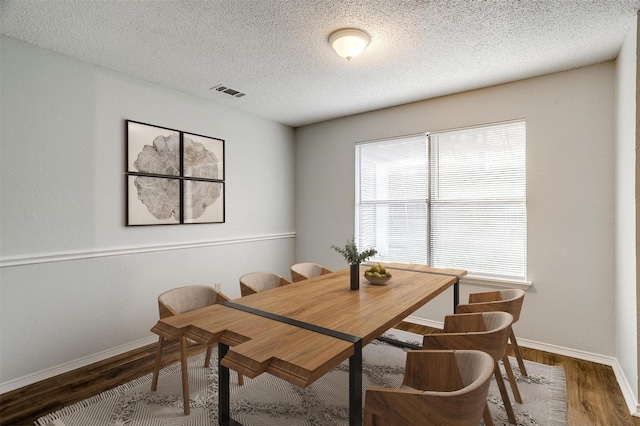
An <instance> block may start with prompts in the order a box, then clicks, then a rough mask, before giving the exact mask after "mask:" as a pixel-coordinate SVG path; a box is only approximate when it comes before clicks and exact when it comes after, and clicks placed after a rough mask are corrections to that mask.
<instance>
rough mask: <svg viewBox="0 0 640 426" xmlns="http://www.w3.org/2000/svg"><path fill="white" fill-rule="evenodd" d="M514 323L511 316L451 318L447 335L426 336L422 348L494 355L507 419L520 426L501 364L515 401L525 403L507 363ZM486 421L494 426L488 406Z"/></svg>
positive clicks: (492, 314) (447, 320)
mask: <svg viewBox="0 0 640 426" xmlns="http://www.w3.org/2000/svg"><path fill="white" fill-rule="evenodd" d="M512 322H513V316H512V315H511V314H510V313H508V312H482V313H473V314H456V315H447V316H446V317H445V319H444V333H435V334H427V335H425V336H424V337H423V339H422V348H423V349H428V350H442V349H471V350H481V351H484V352H487V353H488V354H489V355H491V356H492V357H493V360H494V376H495V378H496V383H497V384H498V389H500V394H501V395H502V401H503V402H504V407H505V410H506V411H507V416H508V418H509V421H510V422H511V423H513V424H516V416H515V414H514V413H513V407H512V406H511V401H510V399H509V394H508V393H507V388H506V386H505V385H504V379H503V378H502V373H501V371H500V365H499V364H498V361H500V360H502V361H503V364H504V366H505V370H506V371H507V376H508V377H509V382H510V383H511V388H512V389H515V390H516V391H515V392H514V394H515V395H514V397H515V398H516V400H518V399H519V400H520V402H521V401H522V398H520V392H518V391H517V389H518V384H517V383H516V381H515V377H514V376H513V371H512V370H511V365H510V364H509V362H508V359H507V341H508V340H509V331H510V329H511V323H512ZM505 361H506V362H505ZM484 421H485V424H487V425H493V421H492V419H491V413H490V412H489V406H488V405H486V406H485V413H484Z"/></svg>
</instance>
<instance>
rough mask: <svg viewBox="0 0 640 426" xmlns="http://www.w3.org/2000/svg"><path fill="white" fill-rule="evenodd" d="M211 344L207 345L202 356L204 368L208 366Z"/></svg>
mask: <svg viewBox="0 0 640 426" xmlns="http://www.w3.org/2000/svg"><path fill="white" fill-rule="evenodd" d="M211 349H212V347H211V346H208V347H207V354H206V355H205V356H204V368H209V361H210V360H211Z"/></svg>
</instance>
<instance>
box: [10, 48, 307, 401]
mask: <svg viewBox="0 0 640 426" xmlns="http://www.w3.org/2000/svg"><path fill="white" fill-rule="evenodd" d="M0 56H1V58H2V60H1V61H0V88H1V91H2V92H1V95H2V97H1V98H0V113H1V114H0V177H1V181H0V190H1V192H0V194H1V199H0V232H1V233H0V238H1V244H0V250H1V251H0V389H2V390H3V391H6V390H8V389H7V388H6V387H2V386H1V385H2V384H4V383H7V382H12V383H15V382H16V380H17V381H18V382H20V378H23V377H27V376H29V375H33V374H36V375H37V373H38V372H42V371H53V370H55V368H56V367H57V366H60V365H72V364H73V363H74V362H75V361H76V360H79V359H85V357H91V356H92V355H93V354H98V353H103V351H108V350H110V349H112V348H117V347H126V346H127V345H128V344H130V343H131V342H138V341H140V339H145V338H148V337H150V336H152V333H150V331H149V330H150V329H151V327H152V326H153V325H154V324H155V321H156V320H157V315H158V313H157V309H158V308H157V296H158V294H159V293H160V292H162V291H164V290H167V289H169V288H173V287H178V286H183V285H190V284H211V285H213V284H214V283H221V284H222V290H223V291H224V292H225V293H228V295H229V296H231V297H238V296H239V295H240V291H239V284H238V278H239V277H240V276H241V275H242V274H244V273H247V272H252V271H256V270H269V271H274V272H278V273H280V274H283V275H285V274H286V275H287V276H288V274H289V266H290V265H291V263H292V261H293V256H294V242H295V240H294V236H295V234H294V231H295V228H294V225H295V223H294V201H293V200H294V195H295V194H294V178H295V177H294V171H295V170H294V166H293V163H294V157H295V146H294V131H293V129H291V128H290V127H287V126H283V125H281V124H277V123H274V122H271V121H269V120H265V119H262V118H259V117H256V116H252V115H249V114H245V113H241V112H239V111H237V110H234V109H230V108H226V107H222V106H220V105H217V104H215V103H213V102H210V101H207V100H205V99H200V98H195V97H193V96H190V95H185V94H182V93H179V92H175V91H172V90H168V89H165V88H162V87H159V86H156V85H154V84H151V83H148V82H145V81H141V80H138V79H135V78H131V77H128V76H125V75H122V74H117V73H114V72H111V71H109V70H106V69H103V68H100V67H95V66H92V65H89V64H86V63H82V62H79V61H76V60H72V59H70V58H68V57H65V56H62V55H59V54H57V53H54V52H51V51H48V50H44V49H41V48H38V47H35V46H32V45H29V44H26V43H23V42H19V41H16V40H14V39H11V38H7V37H5V36H0ZM203 90H205V91H208V87H205V88H203ZM238 100H239V101H240V102H242V99H238ZM125 119H131V120H136V121H142V122H146V123H149V124H155V125H159V126H165V127H169V128H174V129H180V130H184V131H188V132H193V133H197V134H202V135H207V136H212V137H217V138H221V139H224V140H225V149H226V152H225V160H226V161H225V168H226V176H225V177H226V187H225V189H226V223H224V224H199V225H178V226H147V227H126V226H125V220H124V218H125V191H124V190H125V180H124V171H125V126H124V120H125ZM52 369H53V370H52ZM21 383H22V382H21Z"/></svg>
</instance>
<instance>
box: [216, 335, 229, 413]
mask: <svg viewBox="0 0 640 426" xmlns="http://www.w3.org/2000/svg"><path fill="white" fill-rule="evenodd" d="M228 350H229V346H228V345H225V344H224V343H220V342H218V424H220V425H228V424H229V421H230V420H231V414H230V411H231V409H230V405H231V395H230V393H231V392H230V390H229V369H228V368H227V367H225V366H224V365H222V364H220V361H222V358H224V357H225V355H226V354H227V351H228Z"/></svg>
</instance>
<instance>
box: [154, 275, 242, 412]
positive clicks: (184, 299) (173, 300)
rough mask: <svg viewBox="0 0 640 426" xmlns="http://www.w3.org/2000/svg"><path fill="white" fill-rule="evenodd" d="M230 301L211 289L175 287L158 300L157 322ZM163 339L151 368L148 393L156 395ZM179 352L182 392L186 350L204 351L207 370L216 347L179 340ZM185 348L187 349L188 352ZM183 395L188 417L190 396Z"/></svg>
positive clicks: (205, 287)
mask: <svg viewBox="0 0 640 426" xmlns="http://www.w3.org/2000/svg"><path fill="white" fill-rule="evenodd" d="M225 300H229V298H228V297H226V296H225V295H224V294H222V293H220V292H217V291H216V290H215V289H213V288H212V287H208V286H204V285H191V286H185V287H178V288H174V289H171V290H168V291H165V292H164V293H162V294H160V296H158V309H159V312H160V319H163V318H167V317H171V316H174V315H177V314H182V313H184V312H189V311H193V310H196V309H199V308H204V307H205V306H210V305H214V304H216V303H220V302H222V301H225ZM164 341H165V338H164V337H162V336H160V339H159V340H158V352H157V354H156V362H155V366H154V368H153V379H152V381H151V390H152V391H155V390H156V389H157V387H158V375H159V372H160V364H161V360H162V350H163V347H164ZM180 345H181V346H182V348H181V358H180V362H181V368H182V370H181V371H182V386H183V390H184V389H185V384H187V383H188V380H189V377H188V374H187V358H186V353H187V350H188V351H189V352H190V353H193V352H197V351H200V350H203V349H204V348H206V349H207V353H206V355H205V359H204V366H205V368H206V367H209V362H210V359H211V351H212V348H213V346H217V343H214V344H212V345H207V344H200V343H198V342H196V341H194V340H191V339H188V338H186V337H182V338H181V339H180ZM187 348H188V349H187ZM238 384H239V385H243V384H244V380H243V378H242V375H241V374H240V373H238ZM183 393H184V413H185V414H189V393H188V392H183Z"/></svg>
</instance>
